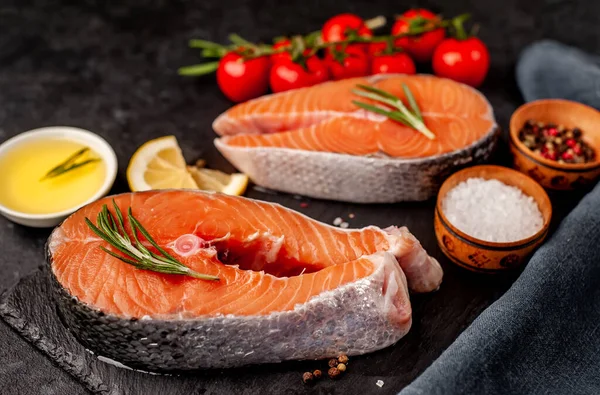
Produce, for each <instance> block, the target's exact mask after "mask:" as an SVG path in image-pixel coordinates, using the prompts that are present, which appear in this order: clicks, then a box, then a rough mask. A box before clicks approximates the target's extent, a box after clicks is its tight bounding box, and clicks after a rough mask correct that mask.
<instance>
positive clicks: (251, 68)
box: [217, 52, 270, 102]
mask: <svg viewBox="0 0 600 395" xmlns="http://www.w3.org/2000/svg"><path fill="white" fill-rule="evenodd" d="M269 67H270V62H269V58H268V57H266V56H261V57H259V58H255V59H250V60H245V61H244V60H242V56H241V55H240V54H238V53H236V52H229V53H228V54H226V55H225V56H223V57H222V58H221V60H220V61H219V67H218V68H217V83H218V85H219V88H220V89H221V92H223V94H224V95H225V96H227V98H228V99H229V100H231V101H234V102H243V101H246V100H250V99H253V98H255V97H258V96H261V95H263V94H265V93H266V92H267V89H268V88H269Z"/></svg>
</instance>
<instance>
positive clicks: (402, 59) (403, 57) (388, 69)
mask: <svg viewBox="0 0 600 395" xmlns="http://www.w3.org/2000/svg"><path fill="white" fill-rule="evenodd" d="M416 72H417V68H416V67H415V62H413V60H412V59H411V57H410V56H408V54H406V53H403V52H398V53H394V54H390V55H387V54H382V55H378V56H375V57H374V58H373V60H372V63H371V74H385V73H401V74H415V73H416Z"/></svg>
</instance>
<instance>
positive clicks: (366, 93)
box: [352, 83, 436, 140]
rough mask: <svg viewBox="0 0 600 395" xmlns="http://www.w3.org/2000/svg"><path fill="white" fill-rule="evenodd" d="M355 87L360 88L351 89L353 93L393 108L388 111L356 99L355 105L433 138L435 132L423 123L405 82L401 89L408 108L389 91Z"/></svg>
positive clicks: (362, 86) (360, 86) (419, 111)
mask: <svg viewBox="0 0 600 395" xmlns="http://www.w3.org/2000/svg"><path fill="white" fill-rule="evenodd" d="M357 87H358V88H360V89H361V90H358V89H354V90H352V93H354V94H355V95H357V96H361V97H365V98H367V99H371V100H374V101H376V102H379V103H383V104H386V105H388V106H390V107H392V108H394V109H395V110H391V111H390V110H386V109H384V108H381V107H378V106H374V105H372V104H368V103H363V102H360V101H358V100H353V101H352V103H354V104H355V105H356V106H358V107H360V108H362V109H364V110H367V111H371V112H374V113H376V114H381V115H385V116H386V117H388V118H389V119H392V120H394V121H396V122H400V123H403V124H404V125H406V126H408V127H411V128H413V129H415V130H417V131H418V132H420V133H422V134H423V135H424V136H425V137H427V138H428V139H430V140H434V139H435V137H436V136H435V134H433V133H432V132H431V130H429V129H428V128H427V126H426V125H425V121H424V120H423V115H422V114H421V110H420V109H419V106H418V105H417V102H416V101H415V97H414V96H413V94H412V92H411V91H410V89H409V88H408V86H406V84H404V83H403V84H402V89H403V90H404V94H405V95H406V99H407V100H408V105H409V106H410V110H409V109H408V108H407V107H406V106H405V105H404V103H402V100H400V98H398V97H396V96H394V95H392V94H391V93H389V92H386V91H383V90H381V89H377V88H374V87H372V86H367V85H357Z"/></svg>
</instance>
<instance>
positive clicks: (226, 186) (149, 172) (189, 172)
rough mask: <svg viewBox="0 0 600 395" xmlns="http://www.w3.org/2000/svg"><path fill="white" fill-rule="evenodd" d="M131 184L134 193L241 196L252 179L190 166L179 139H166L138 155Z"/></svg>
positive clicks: (148, 144) (148, 145)
mask: <svg viewBox="0 0 600 395" xmlns="http://www.w3.org/2000/svg"><path fill="white" fill-rule="evenodd" d="M127 182H128V183H129V189H131V190H132V191H134V192H137V191H148V190H151V189H202V190H206V191H217V192H223V193H227V194H230V195H241V194H243V193H244V191H245V190H246V186H247V185H248V177H247V176H246V175H245V174H231V175H229V174H225V173H222V172H220V171H217V170H210V169H201V168H199V167H196V166H186V163H185V159H184V158H183V154H182V153H181V148H180V147H179V144H178V143H177V139H176V138H175V136H165V137H161V138H158V139H155V140H150V141H148V142H146V143H145V144H143V145H142V146H141V147H140V148H138V149H137V151H135V153H134V154H133V156H132V157H131V160H130V161H129V166H128V167H127Z"/></svg>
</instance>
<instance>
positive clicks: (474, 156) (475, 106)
mask: <svg viewBox="0 0 600 395" xmlns="http://www.w3.org/2000/svg"><path fill="white" fill-rule="evenodd" d="M403 84H405V85H406V86H407V87H408V88H409V89H410V91H411V92H412V94H413V96H414V98H415V101H416V103H417V105H418V106H419V108H420V110H421V113H422V115H423V119H424V122H425V124H426V125H427V127H428V128H429V129H430V130H431V131H432V132H433V133H434V134H435V136H436V138H435V139H433V140H430V139H428V138H427V137H425V136H424V135H423V134H421V133H419V132H418V131H416V130H414V129H412V128H410V127H408V126H406V125H404V124H402V123H399V122H396V121H393V120H390V119H388V118H387V117H385V116H383V115H379V114H375V113H373V112H370V111H366V110H363V109H361V108H359V107H357V105H356V104H355V103H353V101H356V100H358V101H362V102H364V101H365V100H364V99H363V98H361V97H359V96H357V95H356V94H354V93H353V92H352V90H353V89H355V88H356V87H357V86H358V85H368V86H371V87H375V88H377V89H380V90H384V91H386V92H388V93H390V94H393V95H394V96H396V97H398V98H400V99H401V100H403V101H404V102H405V103H406V97H405V93H404V90H403V87H402V85H403ZM367 101H368V100H367ZM213 129H214V130H215V132H216V133H217V134H219V135H220V136H221V137H220V138H217V139H216V140H215V145H216V147H217V149H218V150H219V151H220V152H221V153H222V154H223V155H224V156H225V157H226V158H227V159H228V160H229V161H230V162H231V163H232V164H233V165H234V166H235V167H237V168H238V169H239V170H241V171H243V172H244V173H246V174H248V175H249V177H250V178H251V179H252V180H253V181H254V182H255V183H256V184H258V185H260V186H263V187H266V188H271V189H275V190H280V191H284V192H288V193H294V194H300V195H304V196H310V197H315V198H323V199H332V200H340V201H347V202H359V203H391V202H398V201H404V200H426V199H429V198H431V197H432V196H434V195H435V193H436V192H437V190H438V189H439V186H440V185H441V182H442V181H443V179H444V177H445V176H447V175H449V174H450V172H452V171H455V170H457V168H458V167H459V166H464V165H467V164H472V163H477V162H482V161H485V160H486V159H488V157H489V156H490V154H491V152H492V151H493V149H494V147H495V143H496V140H497V130H498V128H497V125H496V121H495V118H494V113H493V111H492V107H491V106H490V104H489V102H488V101H487V99H486V98H485V97H484V96H483V95H482V94H481V93H480V92H479V91H477V90H475V89H473V88H471V87H469V86H467V85H463V84H460V83H457V82H454V81H452V80H449V79H445V78H438V77H434V76H428V75H402V74H390V75H376V76H371V77H367V78H352V79H346V80H341V81H333V82H326V83H323V84H319V85H316V86H312V87H309V88H302V89H296V90H291V91H287V92H282V93H277V94H272V95H267V96H263V97H260V98H257V99H254V100H250V101H248V102H245V103H241V104H238V105H236V106H234V107H232V108H231V109H229V110H228V111H226V112H225V113H223V114H221V115H220V116H219V117H218V118H217V119H215V121H214V122H213Z"/></svg>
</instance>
